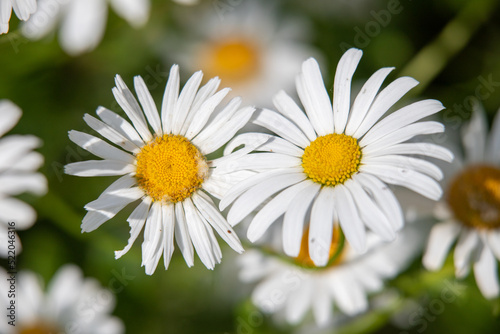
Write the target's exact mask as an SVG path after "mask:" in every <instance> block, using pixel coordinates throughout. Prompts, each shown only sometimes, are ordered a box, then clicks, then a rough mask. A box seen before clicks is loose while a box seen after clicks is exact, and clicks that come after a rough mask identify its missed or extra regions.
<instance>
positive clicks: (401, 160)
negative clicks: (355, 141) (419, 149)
mask: <svg viewBox="0 0 500 334" xmlns="http://www.w3.org/2000/svg"><path fill="white" fill-rule="evenodd" d="M361 163H362V164H365V165H370V166H392V167H398V168H405V169H409V170H414V171H416V172H420V173H424V174H426V175H429V176H430V177H432V178H434V179H436V180H441V179H442V178H443V172H442V171H441V169H439V167H437V166H436V165H435V164H433V163H431V162H429V161H427V160H423V159H418V158H412V157H406V156H402V155H383V156H372V157H363V159H362V161H361Z"/></svg>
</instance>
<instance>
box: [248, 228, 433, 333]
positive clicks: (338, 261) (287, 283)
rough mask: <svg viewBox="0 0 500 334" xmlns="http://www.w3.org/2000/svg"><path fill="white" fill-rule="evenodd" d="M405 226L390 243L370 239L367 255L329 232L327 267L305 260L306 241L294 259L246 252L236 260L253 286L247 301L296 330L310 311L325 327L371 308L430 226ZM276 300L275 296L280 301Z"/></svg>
mask: <svg viewBox="0 0 500 334" xmlns="http://www.w3.org/2000/svg"><path fill="white" fill-rule="evenodd" d="M419 223H421V224H410V225H408V226H407V227H406V228H404V229H403V230H402V231H401V233H399V234H398V237H397V239H396V240H395V241H394V242H391V243H384V242H383V241H382V240H381V239H380V238H379V237H377V236H375V235H374V234H369V236H368V239H369V240H368V243H369V246H368V248H369V252H367V253H365V254H359V253H357V252H356V251H355V250H354V249H353V248H352V247H350V245H349V243H348V242H345V243H344V242H343V241H342V236H341V235H339V231H338V230H337V231H336V232H334V235H333V241H332V246H331V249H332V255H331V258H330V263H329V264H328V266H326V267H322V268H317V267H315V266H314V264H313V262H312V260H311V259H310V258H309V257H308V255H307V247H308V245H307V236H305V238H304V240H303V242H302V248H301V252H300V255H299V256H298V257H297V258H295V259H290V258H288V259H287V258H286V257H285V256H284V255H282V256H279V255H278V254H279V251H278V252H277V253H275V254H274V255H269V252H261V251H259V250H258V249H252V250H249V251H247V252H246V253H245V254H244V255H243V256H241V257H240V258H238V262H239V264H240V266H241V271H240V275H239V276H240V279H241V280H242V281H243V282H247V283H251V282H258V283H257V284H256V286H255V287H254V288H253V292H252V295H251V299H252V302H253V303H254V304H255V305H256V306H257V307H258V308H259V309H260V310H261V311H263V312H265V313H270V314H275V316H276V317H278V316H280V317H281V316H282V317H284V319H285V320H286V322H287V323H289V324H291V325H297V324H298V323H300V322H301V321H302V320H303V318H304V317H305V316H306V315H307V314H308V313H309V312H312V314H313V316H314V319H315V321H316V324H317V325H318V326H319V327H325V326H326V325H327V324H329V323H331V322H332V320H333V319H334V318H335V317H336V316H338V315H339V313H338V312H340V313H341V314H345V315H348V316H355V315H359V314H360V313H362V312H365V311H367V310H368V309H369V307H370V302H369V296H370V295H372V294H374V293H375V292H378V291H381V290H382V289H383V287H384V281H386V280H388V279H391V278H393V277H395V276H396V275H397V274H398V273H399V272H401V271H403V270H404V269H405V268H407V266H408V265H409V264H410V263H411V261H412V259H413V258H415V257H416V255H418V254H419V252H420V251H421V249H422V248H423V243H422V242H423V240H424V238H425V235H426V234H427V233H428V231H429V226H430V225H429V223H424V222H419ZM277 296H280V297H279V298H278V297H277Z"/></svg>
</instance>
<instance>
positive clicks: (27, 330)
mask: <svg viewBox="0 0 500 334" xmlns="http://www.w3.org/2000/svg"><path fill="white" fill-rule="evenodd" d="M60 332H61V331H60V330H59V329H58V328H57V327H54V326H52V325H50V324H47V323H45V322H36V323H32V324H30V325H28V326H23V325H21V328H19V334H56V333H60Z"/></svg>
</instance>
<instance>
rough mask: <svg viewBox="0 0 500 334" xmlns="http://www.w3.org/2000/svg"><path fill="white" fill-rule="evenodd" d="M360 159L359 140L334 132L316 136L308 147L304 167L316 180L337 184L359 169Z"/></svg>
mask: <svg viewBox="0 0 500 334" xmlns="http://www.w3.org/2000/svg"><path fill="white" fill-rule="evenodd" d="M360 160H361V149H360V147H359V145H358V141H357V140H356V139H355V138H353V137H351V136H347V135H345V134H336V133H333V134H329V135H326V136H321V137H318V138H316V139H315V140H314V141H313V142H312V143H311V144H310V145H309V146H307V147H306V149H305V150H304V154H303V155H302V168H304V173H306V175H307V176H308V177H309V178H310V179H312V180H313V181H314V182H317V183H321V184H322V185H325V186H335V185H337V184H339V183H344V182H345V181H346V180H347V179H349V178H350V177H351V176H352V175H353V174H354V173H356V172H357V171H358V169H359V162H360Z"/></svg>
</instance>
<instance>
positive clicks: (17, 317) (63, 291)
mask: <svg viewBox="0 0 500 334" xmlns="http://www.w3.org/2000/svg"><path fill="white" fill-rule="evenodd" d="M0 278H1V279H0V287H1V288H2V289H1V290H2V291H9V289H13V290H14V291H15V298H13V297H9V296H8V294H7V293H2V295H1V296H0V303H1V305H2V309H3V310H6V311H4V319H2V321H1V322H0V332H1V333H3V334H25V333H68V334H76V333H81V334H91V333H92V334H93V333H96V334H97V333H100V334H120V333H124V332H125V328H124V326H123V323H122V321H121V320H120V319H118V318H117V317H114V316H111V315H110V313H111V311H112V310H113V308H114V307H115V303H116V302H115V296H114V295H113V294H112V293H111V291H109V290H107V289H104V288H102V287H101V285H100V284H99V282H98V281H97V280H95V279H92V278H84V277H83V274H82V271H81V269H80V268H78V267H77V266H75V265H65V266H64V267H62V268H60V269H59V270H58V271H57V272H56V273H55V275H54V277H53V278H52V280H51V281H50V283H49V285H48V286H47V290H46V291H45V289H44V287H43V282H42V281H41V279H40V278H39V277H38V275H36V274H35V273H33V272H30V271H21V272H20V273H19V274H16V275H12V274H8V273H7V272H5V270H4V269H3V268H0ZM11 286H14V288H12V287H11ZM11 301H15V304H14V310H13V311H12V312H11V311H10V310H9V307H11V308H12V306H11V305H12V304H11ZM5 315H7V317H5Z"/></svg>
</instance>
